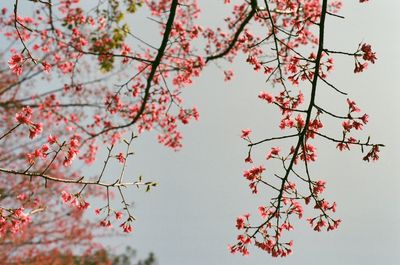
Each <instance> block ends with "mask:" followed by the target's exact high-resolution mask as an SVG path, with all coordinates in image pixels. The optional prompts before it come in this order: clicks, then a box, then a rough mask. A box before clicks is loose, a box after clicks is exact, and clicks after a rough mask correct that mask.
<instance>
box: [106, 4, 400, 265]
mask: <svg viewBox="0 0 400 265" xmlns="http://www.w3.org/2000/svg"><path fill="white" fill-rule="evenodd" d="M215 2H217V1H215ZM215 2H213V1H200V7H201V8H202V10H203V13H202V15H201V19H202V20H203V21H204V22H206V23H210V24H212V23H219V22H217V21H220V20H221V18H222V17H221V11H225V9H223V8H224V7H223V6H222V4H220V3H215ZM221 2H222V1H221ZM399 8H400V2H398V1H388V0H387V1H382V0H381V1H370V2H369V3H366V4H363V5H362V4H359V3H358V1H344V7H343V10H342V12H341V15H343V16H345V17H346V19H345V20H341V19H334V18H328V20H327V25H326V30H327V32H326V45H327V47H328V48H332V49H336V50H345V51H350V52H352V51H354V50H355V49H356V47H357V45H358V44H359V43H360V42H362V41H363V42H367V43H370V44H371V45H372V47H373V50H374V51H376V53H377V57H378V61H377V63H376V64H375V65H370V66H369V69H368V70H367V71H366V72H364V73H362V74H357V75H355V74H353V67H354V65H353V64H354V63H353V60H352V59H351V58H346V57H335V61H336V65H335V67H336V69H335V71H334V73H333V74H332V76H331V79H330V80H331V81H333V82H334V83H335V84H336V85H337V86H338V87H339V88H341V89H343V90H346V91H347V92H348V93H349V95H348V97H350V98H351V99H353V100H355V101H356V102H357V104H358V105H359V106H360V107H361V109H362V110H363V111H366V112H367V113H368V114H369V115H370V122H369V124H368V126H366V128H365V129H364V131H363V135H364V136H365V137H367V136H369V135H370V136H371V137H372V140H374V141H375V142H379V143H383V144H385V145H386V147H385V148H384V149H383V150H382V152H381V159H380V160H379V161H378V162H375V163H365V162H364V161H362V159H361V158H362V154H361V153H360V151H359V150H356V149H354V150H353V151H351V152H345V153H342V152H339V151H337V150H336V149H335V145H334V144H332V143H330V142H326V141H324V140H319V141H318V144H317V148H318V156H319V157H318V161H317V163H315V164H313V166H312V168H311V170H312V175H313V176H315V177H317V176H318V177H320V178H321V179H325V180H326V181H327V183H328V184H327V189H326V192H325V196H326V198H327V199H328V200H330V201H336V202H337V204H338V211H337V214H336V217H338V218H341V219H342V221H343V222H342V224H341V226H340V228H339V229H338V230H336V231H333V232H321V233H316V232H314V231H313V230H312V229H311V228H310V227H309V226H308V225H307V224H306V222H304V221H303V222H299V223H298V224H297V225H296V229H295V230H294V231H292V232H289V233H288V234H289V235H288V237H290V238H293V239H294V253H293V254H292V255H291V256H290V257H288V258H284V259H280V258H279V259H276V258H272V257H270V256H269V255H268V254H267V253H264V252H262V251H259V250H257V249H255V248H252V249H250V256H249V257H242V256H241V255H232V254H230V253H229V251H228V250H227V245H228V244H230V243H234V242H235V241H234V239H235V237H236V235H237V233H236V232H237V231H236V229H235V227H234V225H235V218H236V217H237V216H239V215H241V214H243V213H247V212H249V213H256V211H257V207H258V206H259V204H260V202H261V201H262V200H261V198H257V196H254V195H252V194H251V192H250V190H249V189H248V186H247V185H248V183H247V181H246V180H245V179H244V178H243V177H242V173H243V170H245V169H247V168H248V165H246V164H245V163H244V158H245V156H246V151H247V149H246V144H245V142H244V141H242V140H241V139H240V132H241V130H242V129H244V128H253V129H254V135H255V138H257V137H258V139H262V138H263V137H267V136H274V135H277V134H278V135H279V133H280V131H279V129H278V128H277V125H278V119H279V115H278V113H277V112H276V110H275V109H274V108H273V107H270V106H268V105H266V104H263V103H262V102H259V100H257V94H258V93H259V91H261V90H265V89H270V88H269V87H266V85H265V80H264V79H263V78H262V76H258V75H255V74H254V73H253V72H252V70H250V69H249V67H248V65H247V64H245V63H243V58H238V60H236V63H234V64H233V65H232V67H233V69H234V70H235V77H234V79H233V81H231V82H228V83H227V82H224V81H223V75H222V73H221V72H220V71H219V70H218V67H217V66H215V65H214V66H211V67H209V68H208V69H206V70H205V71H204V73H203V74H202V77H201V78H199V79H197V80H196V82H195V84H194V85H193V86H191V87H189V88H186V89H185V92H184V98H185V100H186V103H187V104H188V105H190V104H191V103H193V104H195V105H196V106H197V107H198V109H199V111H200V121H198V122H196V123H192V124H190V125H189V126H185V127H184V128H183V129H182V131H183V133H184V147H183V149H182V150H181V151H179V152H173V151H171V150H167V149H165V148H164V147H162V146H160V145H159V144H157V143H156V142H155V136H154V134H151V133H150V134H148V135H145V136H144V137H141V138H139V139H138V140H137V141H136V143H135V147H134V150H135V152H136V155H135V157H134V159H133V160H132V162H131V164H130V166H129V170H131V171H130V172H132V173H133V174H135V173H136V174H143V175H144V176H145V177H146V178H149V179H152V180H154V181H157V182H158V183H159V187H157V188H156V189H155V190H154V191H152V192H151V193H146V194H144V193H140V192H136V191H132V193H131V192H130V191H127V193H129V194H131V195H130V198H132V200H134V201H135V205H134V208H135V213H136V216H137V217H138V221H137V222H136V224H135V229H136V230H135V232H134V233H133V234H132V235H130V236H129V237H124V238H121V239H118V240H112V241H111V245H112V246H114V247H116V246H118V249H120V248H121V247H123V246H125V245H130V246H132V247H133V248H135V249H137V251H138V254H139V256H145V255H146V253H147V252H149V251H153V252H154V253H155V254H156V256H157V259H158V261H159V264H163V265H164V264H165V265H170V264H171V265H180V264H182V265H184V264H193V265H203V264H208V265H220V264H229V265H236V264H237V265H239V264H240V265H241V264H254V265H258V264H263V265H264V264H309V265H313V264H316V265H317V264H327V265H329V264H332V265H333V264H365V265H367V264H371V265H372V264H387V265H390V264H399V262H400V252H399V251H398V249H400V226H399V222H400V207H399V206H398V205H399V202H400V196H399V193H398V187H399V184H400V180H399V178H398V173H397V172H398V170H397V167H396V165H398V164H399V162H400V159H399V156H398V148H399V138H398V135H399V132H400V126H399V122H398V120H399V117H398V115H399V114H400V111H399V108H398V106H397V100H398V98H399V96H400V94H399V91H398V89H397V88H398V87H399V78H398V75H399V74H400V70H399V69H400V63H399V62H400V56H399V54H398V53H397V52H396V51H397V49H396V48H397V45H398V43H399V41H400V36H399V34H398V31H397V29H396V26H398V25H400V24H399V22H400V18H399V16H398V14H397V13H398V10H399ZM306 89H307V88H304V92H306V91H307V90H306ZM333 96H334V99H335V100H332V98H333ZM317 98H318V101H319V102H322V103H323V104H324V106H327V107H329V109H331V110H334V111H338V112H340V111H344V112H345V109H344V108H345V107H344V106H345V105H344V103H345V100H346V97H345V96H339V95H335V94H334V93H332V92H331V91H330V90H329V89H327V88H326V87H323V86H322V87H321V88H320V89H319V90H318V95H317ZM330 125H331V126H332V128H336V130H332V131H329V133H332V134H333V135H336V136H340V129H338V127H333V125H334V124H329V123H328V124H327V127H330ZM269 147H271V146H265V147H262V148H261V151H262V152H264V153H266V150H268V149H267V148H269ZM261 157H262V156H261Z"/></svg>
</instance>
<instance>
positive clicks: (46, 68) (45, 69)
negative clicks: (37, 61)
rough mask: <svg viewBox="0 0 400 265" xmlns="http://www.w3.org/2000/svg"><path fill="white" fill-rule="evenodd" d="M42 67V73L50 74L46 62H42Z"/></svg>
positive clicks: (49, 68) (49, 67) (48, 65)
mask: <svg viewBox="0 0 400 265" xmlns="http://www.w3.org/2000/svg"><path fill="white" fill-rule="evenodd" d="M42 66H43V71H45V72H46V73H50V71H51V64H49V63H48V62H42Z"/></svg>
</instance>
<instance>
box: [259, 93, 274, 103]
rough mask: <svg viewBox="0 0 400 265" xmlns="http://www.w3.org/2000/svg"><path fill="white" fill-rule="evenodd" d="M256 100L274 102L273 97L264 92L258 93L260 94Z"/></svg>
mask: <svg viewBox="0 0 400 265" xmlns="http://www.w3.org/2000/svg"><path fill="white" fill-rule="evenodd" d="M258 98H260V99H263V100H265V101H267V102H268V103H272V102H274V97H273V96H272V95H271V94H269V93H268V92H265V91H262V92H260V94H258Z"/></svg>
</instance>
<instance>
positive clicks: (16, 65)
mask: <svg viewBox="0 0 400 265" xmlns="http://www.w3.org/2000/svg"><path fill="white" fill-rule="evenodd" d="M23 63H24V56H22V54H14V55H13V56H12V57H11V59H10V60H9V61H8V66H9V67H10V69H11V70H12V72H13V73H16V74H17V75H18V76H19V75H21V74H22V64H23Z"/></svg>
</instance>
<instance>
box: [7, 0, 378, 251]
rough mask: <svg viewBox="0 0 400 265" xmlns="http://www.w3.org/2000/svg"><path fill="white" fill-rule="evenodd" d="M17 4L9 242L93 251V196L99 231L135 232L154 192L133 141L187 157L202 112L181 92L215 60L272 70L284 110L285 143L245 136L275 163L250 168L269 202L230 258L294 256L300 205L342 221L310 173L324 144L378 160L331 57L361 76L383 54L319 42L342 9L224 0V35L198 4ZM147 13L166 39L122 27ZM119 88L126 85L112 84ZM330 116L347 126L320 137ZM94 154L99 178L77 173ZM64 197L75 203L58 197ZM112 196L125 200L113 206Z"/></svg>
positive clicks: (326, 4)
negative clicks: (187, 135) (189, 132)
mask: <svg viewBox="0 0 400 265" xmlns="http://www.w3.org/2000/svg"><path fill="white" fill-rule="evenodd" d="M11 2H13V6H10V7H8V9H7V8H6V7H4V8H3V9H2V11H1V12H2V13H1V17H0V24H1V31H2V34H3V37H2V39H1V41H2V43H5V44H7V45H3V46H4V47H6V49H5V50H4V52H3V53H2V57H3V58H4V59H5V60H7V61H8V65H7V66H4V67H3V70H2V71H1V75H2V79H1V80H2V81H1V85H0V114H1V118H2V123H1V131H0V148H1V150H2V152H1V153H0V158H1V160H0V172H1V176H2V179H1V181H2V182H1V187H2V190H1V198H2V199H1V205H0V207H1V208H0V218H1V219H0V238H1V240H2V241H1V242H2V244H3V245H9V246H10V247H11V246H13V245H18V246H20V247H21V248H24V249H25V250H26V251H27V252H29V253H31V255H36V254H35V251H36V252H37V253H40V251H42V250H43V247H42V246H53V247H54V248H60V247H63V248H64V247H68V246H70V244H72V243H73V242H74V241H73V240H78V241H77V242H80V243H81V244H82V245H85V243H88V242H89V243H90V240H91V238H92V236H93V235H92V234H91V231H87V230H85V229H83V228H84V227H85V226H86V225H85V222H86V221H84V219H83V216H82V213H83V211H84V210H85V209H87V208H89V203H88V201H87V198H92V197H97V198H100V199H101V200H102V201H103V202H104V203H103V205H102V206H99V207H98V208H96V209H95V210H94V213H95V214H96V215H98V216H99V217H98V218H99V221H98V222H99V224H100V226H104V227H111V226H112V225H113V223H117V224H118V225H119V226H120V227H121V228H122V230H123V231H124V232H127V233H129V232H132V230H133V227H132V223H133V222H134V220H135V216H134V214H133V212H132V208H131V207H130V206H129V202H128V201H127V200H126V198H125V195H124V192H125V191H126V189H129V188H130V187H131V186H137V187H138V188H140V187H143V188H144V189H145V190H146V191H149V190H150V189H151V188H153V187H154V186H156V183H155V182H152V181H148V180H143V179H142V177H138V178H134V179H133V178H132V176H129V175H127V172H126V170H125V168H126V165H127V163H128V160H129V159H131V158H132V155H133V153H132V150H131V148H132V145H133V144H134V140H135V138H137V137H140V135H141V134H142V133H144V132H145V131H150V130H156V131H157V132H158V136H157V140H158V142H160V143H161V144H163V145H165V146H166V147H168V148H172V149H174V150H179V149H180V148H181V147H182V143H181V140H182V135H181V133H180V132H179V126H180V125H181V124H188V123H189V122H190V121H191V120H197V119H198V118H199V114H198V111H197V109H196V108H195V107H190V106H189V107H187V106H185V104H184V101H183V98H182V97H181V92H182V89H183V88H185V87H186V86H189V85H190V84H191V83H192V82H193V80H194V78H196V77H198V76H199V75H200V74H201V72H202V70H203V69H204V68H205V67H206V66H207V65H209V64H211V63H213V62H215V61H222V60H225V61H227V62H232V61H234V60H235V58H236V56H237V55H239V54H244V55H245V56H246V57H247V59H246V63H247V64H249V65H250V67H252V68H253V69H254V71H255V73H254V74H259V75H263V76H265V79H266V81H267V83H268V84H269V86H268V89H267V90H268V91H264V90H262V91H261V92H260V94H259V95H258V99H259V100H263V101H265V102H266V103H268V104H271V105H274V106H276V107H277V108H278V109H279V110H280V111H281V114H282V119H281V121H280V123H279V124H278V125H277V126H279V128H281V129H282V135H278V136H271V135H267V136H266V137H265V138H264V139H261V140H256V139H253V137H252V136H251V130H250V129H244V130H243V131H242V138H243V139H244V140H245V141H246V143H247V145H248V148H249V151H248V154H247V156H246V158H245V162H246V163H249V164H252V163H253V160H255V161H256V159H257V158H256V157H253V156H252V151H253V150H254V149H255V148H260V147H261V146H265V145H268V144H270V143H273V144H272V146H269V148H270V149H269V151H268V152H267V154H266V157H265V159H266V160H268V161H267V162H266V161H264V162H262V163H260V164H257V165H256V166H252V167H251V168H250V169H249V170H248V171H246V172H244V177H245V178H246V179H247V180H248V181H249V182H250V184H249V186H250V189H251V191H252V192H253V193H255V194H256V193H257V192H258V191H259V190H260V189H266V190H267V191H268V194H271V197H270V198H269V200H268V201H266V202H265V203H264V204H263V205H261V206H260V207H259V209H258V212H259V220H260V221H259V222H258V223H257V221H253V218H250V215H249V214H246V215H243V216H240V217H238V218H237V220H236V227H237V229H238V230H239V233H240V234H239V236H238V237H237V242H236V243H235V244H233V245H231V246H230V250H231V252H233V253H235V252H240V253H242V254H243V255H247V254H248V253H249V252H248V246H249V245H254V246H256V247H258V248H260V249H262V250H264V251H266V252H268V253H270V254H271V255H272V256H274V257H276V256H282V257H283V256H286V255H288V254H290V253H291V252H292V244H293V243H292V241H291V240H286V239H284V238H283V232H284V231H285V230H288V231H290V230H293V228H294V227H293V224H292V219H293V218H294V217H298V218H302V216H303V207H304V205H311V207H313V208H314V209H315V214H314V215H313V216H310V217H309V218H306V219H307V222H308V223H310V225H311V226H312V227H313V229H314V230H316V231H321V230H323V229H326V230H328V231H329V230H334V229H336V228H337V227H338V226H339V224H340V219H336V218H335V217H333V216H332V215H331V214H332V213H333V212H335V211H336V203H335V202H333V203H331V202H328V201H327V200H326V199H324V198H323V197H322V193H323V191H324V189H325V185H326V182H325V181H324V180H319V179H314V178H313V177H312V174H311V166H312V163H313V162H315V161H316V159H317V150H316V147H315V142H317V141H320V140H321V141H328V142H331V143H333V144H334V145H336V146H337V148H338V149H339V150H340V151H345V150H350V148H352V147H360V148H361V151H362V152H365V153H364V155H363V159H364V160H365V161H371V160H377V159H378V158H379V156H378V152H379V148H380V147H381V146H383V145H381V144H374V143H372V142H370V138H369V137H368V138H367V139H364V138H356V136H355V135H353V132H354V131H357V130H362V129H363V127H364V125H365V124H367V122H368V115H367V114H364V113H362V112H361V110H360V108H359V107H358V105H357V104H356V103H355V101H353V100H352V99H349V98H347V97H345V96H346V95H347V94H346V92H345V91H343V90H341V88H338V87H336V86H335V84H334V83H333V82H332V81H331V80H330V79H329V74H330V72H331V71H333V69H334V57H335V56H350V57H352V58H354V62H355V68H354V73H361V72H363V71H364V70H365V69H366V67H367V65H368V63H372V64H373V63H375V61H376V59H377V58H376V56H375V53H374V52H373V50H372V48H371V45H369V44H367V43H360V44H358V45H357V44H355V45H354V44H349V46H350V45H354V47H355V48H354V50H355V51H354V52H348V51H337V50H335V49H334V47H329V43H327V44H326V43H325V42H324V37H325V25H326V23H327V22H326V18H327V16H331V17H333V18H335V19H344V18H343V17H342V16H341V15H340V14H339V11H340V9H341V6H342V3H341V1H328V0H322V1H320V0H313V1H303V0H284V1H283V0H271V1H268V0H264V1H261V0H249V1H237V2H238V3H231V1H229V0H225V4H227V5H229V6H231V7H232V13H231V15H230V16H229V17H227V18H225V20H224V21H225V28H216V29H213V28H206V27H203V26H201V25H199V24H198V22H197V18H198V16H199V14H200V8H199V6H198V4H197V1H196V0H169V1H167V0H158V1H150V0H144V1H141V0H124V1H116V0H108V1H101V0H99V1H93V2H95V3H90V4H87V3H80V1H79V0H60V1H51V0H42V1H41V0H39V1H24V0H14V1H11ZM360 2H366V1H360ZM27 10H29V14H26V13H27V12H28V11H27ZM32 10H33V12H32ZM138 10H140V11H142V12H147V13H149V16H150V18H151V20H152V21H154V23H155V24H156V25H157V28H156V30H159V31H160V32H161V35H160V36H161V37H160V40H159V43H158V45H157V46H154V45H151V44H149V43H148V42H147V41H146V40H144V39H143V38H142V37H141V36H138V35H136V33H133V31H131V29H130V25H128V24H127V23H126V19H125V17H132V16H139V14H138ZM93 62H96V63H93ZM223 73H224V76H225V81H229V80H230V79H231V78H232V76H233V74H234V73H233V72H232V71H231V70H229V69H226V70H223ZM112 80H114V82H117V81H118V82H119V84H118V85H117V86H109V84H110V82H111V81H112ZM121 80H122V81H121ZM121 82H122V83H121ZM50 83H51V84H53V85H48V84H50ZM322 87H323V88H324V89H327V88H328V89H332V90H334V91H335V92H337V94H338V102H343V106H344V108H345V109H346V110H345V111H343V112H342V113H340V112H339V113H336V112H334V111H332V110H329V109H326V108H325V107H324V106H322V105H320V104H319V103H318V102H317V98H316V95H317V92H318V90H319V89H320V88H322ZM342 98H344V100H342V101H341V99H342ZM327 119H332V120H334V121H337V122H338V128H337V131H336V132H333V133H332V132H329V133H328V132H326V131H324V129H323V128H324V121H325V120H327ZM254 130H256V128H254ZM331 133H332V135H331ZM338 134H339V135H340V137H336V136H335V135H338ZM280 141H285V143H282V144H280ZM278 142H279V143H278ZM101 146H104V147H106V148H107V155H106V156H105V157H103V158H101V157H100V156H99V155H97V151H98V149H99V147H101ZM117 148H124V150H125V151H124V152H118V151H116V150H117ZM98 159H103V160H104V164H103V166H102V167H101V168H100V170H98V171H96V170H93V171H92V172H93V175H91V176H83V175H82V173H81V171H79V170H77V168H78V165H83V166H85V167H90V165H91V164H92V163H93V162H95V161H96V160H98ZM263 160H264V159H263ZM274 160H275V161H276V162H278V163H279V164H280V165H281V166H282V169H281V171H280V172H270V171H269V170H267V169H268V164H269V163H273V161H274ZM113 163H116V164H119V165H120V169H121V170H120V172H119V174H118V176H117V177H116V178H111V177H109V176H108V175H107V168H108V167H109V165H110V164H113ZM74 164H76V166H74ZM266 168H267V169H266ZM125 175H127V176H125ZM60 197H61V200H62V201H63V203H64V204H66V205H67V206H66V205H63V204H60V203H59V202H60V199H59V198H60ZM113 197H116V198H118V200H119V201H120V202H121V204H119V205H118V204H113V200H112V198H113ZM65 207H69V208H68V210H67V214H66V210H65ZM49 218H51V219H53V220H56V223H55V222H51V223H49V222H48V220H50V219H49ZM96 222H97V221H96ZM43 224H44V225H43ZM47 226H48V227H47ZM69 226H72V227H73V228H71V227H69ZM86 227H87V226H86ZM27 228H29V229H27ZM79 229H83V230H85V233H82V232H81V231H82V230H79ZM68 233H72V234H71V236H70V238H69V236H67V235H68ZM77 235H79V237H77ZM27 242H31V243H30V244H29V243H27ZM26 245H29V246H32V247H26ZM41 245H42V246H41ZM82 247H83V249H85V248H84V246H82ZM71 250H72V249H71ZM7 253H9V252H7ZM32 253H34V254H32ZM19 254H20V253H16V254H15V255H19ZM4 256H5V258H15V257H14V256H13V254H12V253H9V254H4Z"/></svg>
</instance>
